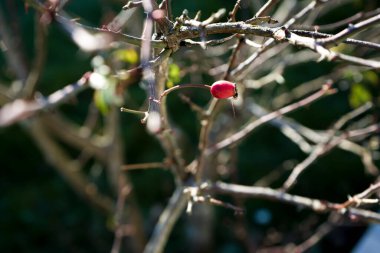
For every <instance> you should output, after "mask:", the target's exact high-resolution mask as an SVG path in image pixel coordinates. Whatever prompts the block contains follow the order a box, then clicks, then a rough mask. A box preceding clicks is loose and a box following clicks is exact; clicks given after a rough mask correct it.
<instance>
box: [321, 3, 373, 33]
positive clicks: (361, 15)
mask: <svg viewBox="0 0 380 253" xmlns="http://www.w3.org/2000/svg"><path fill="white" fill-rule="evenodd" d="M377 14H380V8H378V9H376V10H373V11H369V12H358V13H356V14H355V15H353V16H351V17H348V18H346V19H343V20H339V21H337V22H335V23H331V24H326V25H318V29H320V30H322V31H326V30H333V29H336V28H339V27H341V26H344V25H349V24H351V23H353V22H356V21H358V20H360V19H362V18H368V17H372V16H374V15H377Z"/></svg>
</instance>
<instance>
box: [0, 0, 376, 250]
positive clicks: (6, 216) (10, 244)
mask: <svg viewBox="0 0 380 253" xmlns="http://www.w3.org/2000/svg"><path fill="white" fill-rule="evenodd" d="M264 2H265V1H259V0H250V1H248V0H247V1H245V0H242V1H241V8H240V9H239V10H238V13H237V20H246V19H249V18H251V17H252V16H253V15H254V13H255V12H256V11H257V10H258V9H259V8H260V7H261V6H262V5H263V4H264ZM284 2H287V4H289V8H290V9H291V10H292V11H290V12H289V13H288V14H289V15H293V14H294V13H296V12H297V11H299V10H300V9H301V8H302V7H303V6H305V5H306V4H307V3H309V1H284ZM335 2H343V3H340V4H338V5H337V6H336V8H334V9H331V10H326V9H323V11H321V12H320V13H314V14H313V15H315V17H314V19H313V20H314V23H313V24H317V25H320V26H323V25H325V24H331V23H334V22H337V21H339V20H342V19H345V18H347V17H351V16H352V15H354V14H356V13H358V12H365V11H371V10H375V9H376V8H379V6H380V3H379V1H360V0H354V1H335ZM124 4H126V2H125V1H118V0H109V1H105V0H76V1H68V3H67V4H66V5H65V7H64V11H65V13H67V14H68V15H70V17H71V18H73V19H74V18H75V19H78V20H79V22H80V23H82V24H85V25H88V26H93V27H102V26H103V25H105V24H108V23H109V22H110V21H111V20H112V19H113V18H114V17H115V16H116V15H117V14H118V13H119V12H120V10H121V8H122V6H123V5H124ZM234 4H235V1H232V0H230V1H225V0H224V1H223V0H210V1H200V0H195V1H172V8H173V15H174V17H177V16H179V15H181V13H182V11H183V10H184V9H187V10H188V13H189V16H190V17H194V16H195V14H196V12H197V11H198V10H201V11H202V19H206V18H207V17H208V16H209V15H210V14H211V13H212V12H216V11H217V10H218V9H219V8H226V9H227V12H228V11H230V10H231V9H232V8H233V6H234ZM0 8H1V9H0V18H1V19H0V23H1V24H0V27H1V28H2V29H7V31H8V33H9V34H11V37H12V45H13V46H14V47H15V48H16V51H17V54H18V55H19V59H21V61H20V62H19V64H22V66H20V68H18V69H15V68H14V66H15V65H12V64H10V59H9V58H7V50H9V49H7V47H6V45H5V44H4V37H2V38H1V39H2V41H0V43H1V49H2V51H1V52H0V84H1V89H2V91H5V92H2V95H1V96H0V103H1V105H4V104H6V103H7V102H8V101H9V100H7V99H8V98H7V97H6V95H4V94H17V92H18V89H19V87H20V82H21V81H20V73H19V74H17V72H20V71H21V72H22V69H25V70H27V71H28V70H30V69H33V67H35V66H36V64H38V62H36V59H38V58H39V57H37V55H38V54H40V55H41V54H43V57H42V58H43V60H42V61H43V63H41V71H40V75H39V77H38V82H37V88H36V89H37V90H38V93H37V94H35V95H36V96H38V95H39V94H41V95H43V96H47V95H49V94H51V93H52V92H54V91H56V90H59V89H62V88H63V87H64V86H66V85H67V84H70V83H74V82H76V81H77V80H78V79H80V78H81V76H82V75H83V74H84V73H85V72H87V71H93V69H94V68H96V64H97V63H96V59H98V60H99V59H100V61H101V62H102V61H104V62H106V64H108V65H109V66H112V67H113V69H115V68H116V69H129V68H132V67H134V66H137V65H138V61H139V60H138V58H139V48H138V47H134V46H127V45H123V46H120V47H118V48H117V49H112V50H103V51H97V52H84V51H83V50H81V49H80V48H79V47H78V45H77V44H75V43H74V42H73V40H72V37H71V35H70V33H68V32H67V31H66V30H65V29H64V28H63V26H62V24H60V23H59V22H56V21H54V20H52V21H46V24H44V22H45V21H41V20H42V19H41V14H40V13H39V12H37V11H36V10H35V8H33V6H32V5H31V4H29V5H28V4H26V3H25V2H24V1H20V0H16V1H15V0H2V1H1V2H0ZM277 15H278V16H277V17H275V18H278V19H279V21H280V23H282V22H284V21H286V20H287V16H281V13H277ZM143 19H144V14H143V11H142V9H141V8H136V9H134V10H133V11H131V17H130V20H129V21H128V22H127V24H126V26H125V28H123V31H124V32H125V33H128V34H132V35H135V36H140V34H141V31H142V24H143ZM304 24H307V20H306V21H305V22H304V23H303V22H299V25H298V26H297V27H296V28H299V29H307V27H306V25H304ZM41 26H42V28H41ZM310 27H312V26H309V27H308V28H310ZM41 29H43V31H42V33H45V35H44V37H45V39H44V41H43V42H39V41H38V39H39V38H40V36H39V34H40V33H41ZM341 29H342V27H337V28H336V29H331V30H329V31H328V32H329V33H336V32H337V31H339V30H341ZM1 34H2V35H4V31H2V33H1ZM377 35H378V34H377ZM374 37H376V34H374ZM255 41H256V42H258V43H260V42H262V39H261V38H258V39H256V40H255ZM39 43H43V46H42V48H43V52H41V50H40V51H38V50H36V48H37V46H36V45H38V44H39ZM232 45H233V43H230V44H228V46H230V47H210V48H208V49H207V50H205V51H204V50H203V49H202V48H200V47H199V48H198V47H194V48H185V47H184V48H181V49H180V50H179V51H178V52H176V53H175V54H174V55H173V57H172V59H171V61H170V73H169V81H168V82H169V83H168V86H170V85H174V84H180V83H181V84H183V83H206V84H211V83H212V82H213V81H214V80H216V79H217V77H218V75H219V73H220V71H219V70H218V66H220V65H222V64H223V63H225V62H227V61H228V58H229V56H230V54H231V46H232ZM338 50H341V51H344V52H346V53H348V54H359V55H360V56H363V57H368V58H373V57H376V56H377V57H379V52H378V51H377V52H376V51H375V50H369V49H368V50H367V49H363V48H359V49H355V47H353V46H351V47H350V46H346V47H345V48H339V49H338ZM304 51H305V50H304ZM302 52H303V51H302V50H299V49H297V48H294V47H289V49H288V51H286V52H285V53H282V54H281V55H279V56H278V57H277V58H276V57H274V58H271V60H268V62H267V63H263V65H262V66H260V69H257V70H256V69H254V70H252V73H250V74H248V75H247V77H246V78H244V79H243V80H241V81H240V85H241V86H243V84H244V85H246V86H248V85H249V84H252V82H254V81H255V80H257V79H260V78H261V77H263V76H265V75H267V74H268V73H270V72H271V71H273V70H274V69H276V71H277V70H278V69H277V67H278V66H280V63H281V64H282V65H281V78H280V79H281V80H278V79H277V80H275V81H274V82H271V83H269V84H268V85H265V86H263V87H256V88H245V89H244V88H243V89H242V94H244V95H243V96H245V97H249V98H250V99H253V100H254V101H255V102H256V103H257V104H259V105H261V106H263V107H265V108H266V109H268V110H273V109H276V108H279V107H280V106H281V105H284V104H287V103H289V102H291V101H295V100H297V97H295V100H293V99H292V94H293V93H291V91H293V90H295V89H296V88H297V87H301V85H302V84H304V83H307V82H309V81H311V80H314V79H316V78H318V77H322V80H323V79H325V80H326V79H328V78H329V77H330V75H333V77H332V79H333V80H334V87H336V88H337V89H338V90H339V92H338V93H337V94H334V95H331V96H328V97H326V98H323V99H321V100H320V101H318V102H316V103H314V104H312V105H310V106H307V107H306V108H302V109H301V110H299V111H297V112H294V113H291V114H290V115H289V117H290V118H293V119H295V120H296V121H297V122H299V123H301V124H303V125H304V126H306V127H308V128H311V129H314V130H317V131H319V130H326V129H328V128H329V127H331V126H332V125H333V123H334V122H336V121H337V120H338V119H339V118H340V117H341V116H342V115H344V114H345V113H347V112H349V111H351V110H353V109H355V108H357V107H359V106H361V105H363V104H365V103H366V102H369V101H371V102H373V103H374V105H375V106H374V108H373V109H371V110H369V111H368V112H367V113H366V114H364V115H363V116H361V117H360V119H359V120H357V121H354V122H350V124H351V125H352V126H354V127H356V128H358V127H359V128H360V126H362V125H363V124H366V122H372V123H374V122H377V121H378V117H379V111H378V105H379V94H380V92H379V87H380V86H379V85H380V82H379V72H378V71H374V70H368V69H366V68H361V67H350V66H347V65H346V64H344V63H343V64H342V63H336V62H334V63H331V62H325V61H323V62H316V59H318V57H317V56H312V57H309V58H307V57H306V58H307V59H302V57H303V56H301V53H302ZM248 56H249V50H248V49H245V50H243V51H242V53H241V54H240V55H239V57H240V59H245V58H246V57H248ZM286 56H290V57H289V58H293V60H294V59H300V62H299V63H297V62H292V61H291V60H292V59H285V57H286ZM94 59H95V60H94ZM288 63H289V64H288ZM16 66H17V65H16ZM218 71H219V72H218ZM337 73H339V74H337ZM24 75H26V73H24ZM21 76H22V73H21ZM322 83H323V81H321V82H319V83H317V84H316V85H317V86H315V85H314V87H318V85H321V84H322ZM256 85H257V83H256ZM305 87H306V86H305ZM308 87H310V86H308ZM179 93H182V94H185V95H186V96H187V97H189V98H191V100H192V101H193V102H194V103H195V104H197V105H199V106H201V107H203V106H206V105H207V103H208V102H209V100H210V95H209V94H208V92H204V91H203V90H201V91H199V90H192V89H189V90H186V91H183V92H182V91H180V92H179ZM284 94H285V95H284ZM305 94H306V93H305ZM119 95H120V94H119ZM281 95H283V97H280V96H281ZM286 95H288V97H286ZM293 95H294V94H293ZM115 96H116V95H114V94H112V95H110V96H108V95H107V94H97V93H96V92H94V91H93V90H85V91H83V92H81V93H79V95H78V96H76V97H75V98H73V99H70V100H69V101H68V102H67V103H65V104H63V105H61V106H60V107H59V108H58V109H53V110H49V111H48V112H45V113H48V114H53V115H54V114H58V115H60V116H63V117H64V118H65V119H67V120H69V121H70V122H72V123H73V124H77V125H79V126H80V125H85V124H87V123H88V121H91V120H93V119H92V118H90V117H89V116H88V115H89V114H90V112H92V113H91V115H96V118H97V119H96V122H97V123H96V124H95V126H94V127H93V131H94V132H96V133H99V134H101V133H102V131H103V127H104V125H106V119H107V116H106V115H107V114H109V113H111V112H110V109H109V105H108V104H107V103H109V100H112V99H115ZM119 97H120V96H119ZM121 98H122V102H121V103H120V104H118V105H117V106H121V105H123V106H126V107H128V108H132V109H136V110H138V109H140V108H143V107H144V106H146V94H145V91H144V89H143V87H141V85H139V82H138V80H135V81H132V82H130V83H128V84H127V85H126V88H125V90H124V93H123V94H122V96H121ZM276 98H277V100H276ZM167 108H168V111H169V115H170V119H171V121H172V122H175V124H176V131H178V133H177V134H178V136H179V139H180V142H181V143H182V147H183V153H184V159H185V161H186V163H190V162H191V161H192V159H193V158H194V157H195V156H196V154H197V145H198V140H199V139H198V138H199V130H200V125H199V119H198V118H197V115H196V113H195V112H194V111H193V110H191V108H190V107H189V105H188V104H187V103H185V102H184V101H183V99H181V97H180V96H179V95H178V94H177V93H176V94H171V95H170V96H169V97H168V106H167ZM222 110H223V111H224V112H223V113H224V114H226V115H227V116H226V117H227V118H226V119H227V120H229V121H230V122H231V130H232V129H233V128H234V127H235V128H237V127H238V126H239V124H241V122H244V120H242V121H239V120H240V119H247V115H246V114H244V110H243V109H242V107H241V105H240V104H239V103H237V105H236V110H237V115H236V122H234V117H233V116H232V110H231V107H230V104H229V103H226V104H225V105H224V106H223V109H222ZM94 117H95V116H94ZM119 117H120V126H121V127H120V134H121V135H120V138H121V139H120V140H119V141H121V142H122V143H123V150H122V151H121V152H123V163H125V164H135V163H148V162H162V161H163V160H164V159H165V153H164V151H163V149H162V147H161V146H160V143H159V141H158V140H157V139H155V138H154V137H152V135H150V134H149V133H147V131H146V129H145V126H144V125H142V124H141V123H140V118H139V116H136V115H133V114H128V113H119ZM30 124H31V123H30V121H29V120H25V121H21V122H19V123H16V124H12V125H10V126H3V127H1V128H0V168H1V169H0V214H1V215H0V251H1V252H108V251H110V250H111V248H112V245H113V241H114V229H115V217H114V213H112V212H111V213H109V212H106V211H105V210H102V208H99V207H95V206H94V205H92V204H91V203H89V201H86V199H85V198H83V197H81V196H80V194H78V193H77V191H76V190H75V189H73V187H71V185H70V184H69V183H68V182H67V180H65V177H62V174H61V173H60V170H57V169H56V168H55V166H52V165H51V163H49V162H48V161H47V159H46V156H45V155H44V152H41V149H40V147H39V145H38V144H36V141H35V139H34V138H33V137H31V135H30V132H29V131H28V130H27V129H28V128H29V125H30ZM58 125H59V124H58ZM62 129H63V130H65V129H66V128H65V125H62ZM50 131H51V130H50ZM378 142H379V136H378V135H377V134H375V135H371V136H369V137H368V138H364V139H361V140H359V142H358V144H360V145H361V146H363V147H364V148H366V149H368V150H369V152H370V153H371V154H372V157H373V159H374V165H376V166H378V165H379V160H378V159H379V155H378ZM59 143H60V144H61V146H62V148H63V150H65V151H66V152H67V154H69V155H70V157H71V158H72V159H73V160H75V161H77V162H79V163H80V164H81V166H80V168H81V171H82V173H83V174H84V175H85V176H86V178H88V180H89V181H91V182H92V183H93V184H95V185H96V186H97V188H98V191H99V192H102V193H104V195H106V196H109V197H110V198H111V199H114V200H116V199H117V194H116V193H115V191H114V190H113V188H112V186H111V184H110V182H109V181H110V180H109V175H108V174H107V172H106V171H105V168H104V166H103V165H102V163H101V162H99V161H97V160H95V159H93V158H91V157H88V156H86V153H85V152H82V150H78V149H75V148H73V147H71V146H70V145H68V144H67V143H64V141H62V140H60V141H59ZM306 156H307V155H306V154H305V153H304V152H303V151H302V150H300V148H299V146H297V145H295V144H294V143H293V142H291V141H289V139H288V138H287V137H285V136H284V135H283V134H282V133H281V132H280V131H278V129H277V128H276V127H275V126H272V125H270V124H267V125H265V126H264V127H261V128H260V129H258V130H257V131H255V133H254V134H252V135H250V136H249V137H248V138H247V139H246V140H245V141H244V142H242V143H241V145H239V146H238V147H233V148H231V149H228V150H227V151H225V152H224V153H223V152H222V153H221V154H220V155H219V156H218V158H217V159H218V161H219V165H218V166H216V167H215V171H216V173H217V178H219V179H221V180H225V181H228V182H234V183H239V184H243V185H253V184H256V185H264V186H270V187H273V188H278V187H280V186H281V185H282V183H283V181H284V180H285V179H286V177H287V175H289V172H290V169H291V168H293V167H294V166H295V165H296V164H297V163H299V162H300V161H302V160H303V159H305V158H306ZM223 159H224V160H223ZM223 161H224V162H223ZM123 173H125V174H126V175H127V177H128V180H130V182H131V185H132V189H133V199H134V202H135V203H136V210H138V212H139V217H140V218H141V219H142V220H141V225H142V230H143V234H144V235H145V239H144V240H146V238H149V235H150V234H151V233H152V231H153V229H154V225H155V224H156V222H157V219H158V217H159V215H160V213H161V212H162V210H163V209H164V207H165V206H166V204H167V201H168V199H169V198H170V196H171V194H172V192H173V190H174V188H175V183H174V179H173V177H172V174H171V173H170V171H168V170H165V169H163V168H157V169H147V170H130V171H127V172H123ZM377 176H378V171H377V170H376V169H375V171H373V170H372V171H368V170H367V169H366V168H365V166H364V165H363V163H362V160H361V157H359V156H357V155H355V154H353V153H351V152H347V151H343V150H341V149H334V150H332V151H331V152H329V153H328V154H327V155H325V156H323V157H322V158H320V159H318V161H317V162H315V163H314V164H313V165H312V166H311V167H310V169H309V170H307V172H305V173H304V174H303V175H302V178H301V180H299V182H298V183H297V185H296V186H295V187H294V188H293V189H292V191H291V193H293V194H298V195H302V196H307V197H311V198H319V199H325V200H328V201H331V202H339V203H340V202H344V201H345V200H346V199H347V196H348V195H350V194H356V193H358V192H360V191H363V190H364V189H366V188H367V187H368V186H369V184H371V183H372V182H374V181H375V179H376V177H377ZM220 199H222V200H225V201H227V202H231V203H235V204H236V205H238V206H242V207H244V208H245V210H246V212H245V213H244V214H243V215H236V214H234V212H233V211H231V210H229V209H224V208H222V207H212V212H213V213H212V215H211V216H210V215H209V216H207V217H208V218H207V219H209V220H207V223H209V224H210V225H209V226H210V229H209V233H210V234H209V235H208V236H209V237H207V239H208V240H207V242H202V243H203V244H204V246H199V245H200V244H202V243H200V242H199V241H197V239H194V238H197V235H198V234H199V233H200V231H199V230H198V228H197V226H198V225H199V223H200V222H205V221H203V220H202V219H201V218H200V219H197V215H193V216H188V215H186V214H183V215H182V216H181V218H180V220H179V221H178V222H177V224H176V225H175V227H174V231H173V232H172V233H171V236H170V238H169V241H168V244H167V246H166V247H165V252H223V253H227V252H228V253H229V252H232V253H235V252H236V253H239V252H249V250H252V249H264V248H268V247H274V246H285V245H289V244H299V243H302V242H303V241H305V240H306V239H307V238H309V237H310V236H311V235H312V234H313V233H314V232H315V231H316V229H317V228H318V227H319V226H320V225H321V224H322V223H323V222H325V221H326V220H328V219H330V220H334V219H336V217H335V218H334V217H331V216H329V215H328V214H316V213H314V212H312V211H310V210H302V209H299V208H297V207H294V206H290V205H285V204H281V203H276V202H272V201H266V200H259V199H236V198H227V197H222V196H221V197H220ZM194 208H198V207H197V206H196V207H194ZM366 228H367V224H365V223H361V222H349V221H339V222H337V223H335V225H334V226H333V228H332V229H331V232H330V233H328V234H327V235H326V236H325V237H324V238H323V239H322V240H321V241H320V242H318V243H317V244H316V245H315V246H313V247H312V248H311V250H310V252H350V251H351V249H352V248H353V247H354V246H355V245H356V244H357V242H358V240H359V239H360V238H361V236H362V235H363V232H364V231H365V230H366ZM126 238H127V239H126V240H125V242H124V243H125V244H126V245H127V244H128V243H130V242H129V241H128V240H129V239H128V238H129V237H126ZM197 243H199V244H197ZM127 249H128V246H125V250H127ZM121 252H128V251H123V250H122V251H121ZM137 252H138V251H137Z"/></svg>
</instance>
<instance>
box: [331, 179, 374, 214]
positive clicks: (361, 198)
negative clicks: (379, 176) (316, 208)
mask: <svg viewBox="0 0 380 253" xmlns="http://www.w3.org/2000/svg"><path fill="white" fill-rule="evenodd" d="M379 189H380V182H377V183H375V184H371V185H370V186H369V187H368V188H367V189H365V190H364V191H363V192H361V193H358V194H356V195H355V196H353V197H349V198H348V200H347V201H346V202H344V203H342V204H339V205H338V206H339V207H340V208H347V207H350V206H353V205H355V206H359V205H360V204H362V203H365V199H366V198H367V197H369V196H371V195H372V194H375V193H376V192H378V191H379ZM376 200H377V201H376V202H375V203H378V202H379V198H377V199H376Z"/></svg>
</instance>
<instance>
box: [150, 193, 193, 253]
mask: <svg viewBox="0 0 380 253" xmlns="http://www.w3.org/2000/svg"><path fill="white" fill-rule="evenodd" d="M187 201H188V195H187V194H185V193H184V192H183V188H182V187H177V189H176V190H175V192H174V193H173V195H172V197H171V198H170V200H169V203H168V205H167V206H166V208H165V210H164V211H163V212H162V214H161V216H160V219H159V220H158V223H157V225H156V227H155V229H154V231H153V234H152V237H151V238H150V240H149V242H148V244H147V245H146V247H145V249H144V253H161V252H163V251H164V247H165V245H166V242H167V240H168V239H169V235H170V232H171V231H172V229H173V226H174V224H175V223H176V221H177V220H178V218H179V216H180V215H181V213H182V212H183V210H184V209H185V207H186V204H187Z"/></svg>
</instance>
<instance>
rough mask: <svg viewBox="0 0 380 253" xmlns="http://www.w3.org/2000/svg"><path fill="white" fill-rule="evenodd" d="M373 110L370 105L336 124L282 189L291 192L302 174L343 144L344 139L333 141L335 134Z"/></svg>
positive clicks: (354, 111)
mask: <svg viewBox="0 0 380 253" xmlns="http://www.w3.org/2000/svg"><path fill="white" fill-rule="evenodd" d="M371 108H372V104H371V103H368V104H365V105H363V106H361V107H359V108H357V109H355V110H353V111H351V112H349V113H347V114H346V115H344V116H342V117H341V118H340V119H339V120H338V121H337V122H336V123H335V124H334V126H333V127H332V129H331V130H329V131H328V134H327V138H326V139H324V140H322V141H321V142H320V143H319V144H318V145H317V146H316V147H315V148H314V150H313V152H311V154H310V155H309V156H308V157H307V158H306V159H305V160H303V161H302V162H301V163H299V164H298V165H297V166H295V167H294V169H293V171H292V173H291V174H290V175H289V177H288V178H287V180H286V181H285V183H284V184H283V186H282V189H283V190H285V191H289V190H290V188H291V187H293V186H294V185H295V183H296V182H297V178H298V177H299V176H300V175H301V173H303V172H304V171H305V170H306V169H307V168H308V167H309V166H310V165H311V164H312V163H313V162H314V161H316V160H317V159H318V158H319V157H321V156H322V155H324V154H326V153H327V152H329V151H330V150H331V149H332V148H334V147H335V146H337V145H338V144H339V143H341V141H342V140H343V138H342V137H341V138H335V139H333V137H334V135H335V133H336V132H337V131H338V130H339V129H340V128H342V127H343V125H344V124H346V123H347V122H348V121H349V120H352V119H353V118H355V117H357V116H359V115H360V114H363V113H365V112H366V111H368V110H369V109H371ZM344 137H348V134H345V135H344Z"/></svg>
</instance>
